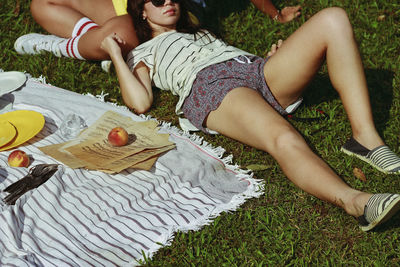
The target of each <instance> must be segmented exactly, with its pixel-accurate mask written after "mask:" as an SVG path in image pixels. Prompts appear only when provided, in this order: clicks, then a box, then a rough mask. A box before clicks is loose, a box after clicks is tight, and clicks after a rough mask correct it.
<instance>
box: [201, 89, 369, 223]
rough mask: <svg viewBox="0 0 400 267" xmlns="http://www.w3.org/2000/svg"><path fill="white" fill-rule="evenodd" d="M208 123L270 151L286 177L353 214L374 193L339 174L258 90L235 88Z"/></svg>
mask: <svg viewBox="0 0 400 267" xmlns="http://www.w3.org/2000/svg"><path fill="white" fill-rule="evenodd" d="M243 111H246V112H243ZM206 125H207V127H208V128H210V129H212V130H216V131H218V132H220V133H221V134H224V135H226V136H228V137H231V138H233V139H236V140H238V141H240V142H242V143H245V144H248V145H250V146H253V147H255V148H258V149H261V150H264V151H266V152H268V153H270V154H271V155H272V156H273V157H274V158H275V159H276V160H277V161H278V163H279V165H280V166H281V168H282V170H283V172H284V173H285V174H286V175H287V177H288V178H289V179H290V180H291V181H292V182H293V183H295V184H296V185H297V186H299V187H300V188H301V189H303V190H304V191H306V192H308V193H310V194H312V195H314V196H316V197H318V198H320V199H322V200H326V201H329V202H331V203H333V204H335V205H337V206H340V207H342V208H344V209H345V211H346V212H347V213H348V214H350V215H353V216H360V215H361V214H362V213H363V210H364V206H365V204H366V203H367V201H368V199H369V197H370V196H371V195H370V194H367V193H363V192H361V191H358V190H355V189H352V188H351V187H349V186H348V185H347V184H346V183H345V182H344V181H343V180H342V179H341V178H340V177H338V176H337V175H336V173H335V172H333V171H332V170H331V169H330V168H329V166H328V165H327V164H326V163H325V162H324V161H323V160H322V159H320V158H319V157H318V156H317V155H315V154H314V153H313V152H312V151H311V149H310V148H309V147H308V145H307V143H306V142H305V141H304V139H303V138H302V136H301V135H300V134H299V133H298V132H297V131H296V130H295V129H294V128H293V126H292V125H291V124H290V123H288V122H287V121H286V120H285V119H284V118H282V116H280V115H279V114H278V113H277V112H276V111H275V110H274V109H273V108H272V107H271V106H270V105H269V104H268V103H267V102H266V101H265V100H264V99H263V98H262V96H261V95H260V94H259V93H258V92H257V91H255V90H252V89H249V88H236V89H234V90H232V91H231V92H230V93H228V94H227V96H226V97H225V98H224V100H223V101H222V103H221V105H220V106H219V107H218V109H217V110H215V111H212V112H211V113H210V114H209V116H208V119H207V122H206Z"/></svg>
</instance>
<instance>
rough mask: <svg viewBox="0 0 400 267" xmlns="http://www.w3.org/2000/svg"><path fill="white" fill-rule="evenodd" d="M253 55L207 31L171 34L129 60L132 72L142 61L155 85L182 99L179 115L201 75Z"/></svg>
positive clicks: (151, 42)
mask: <svg viewBox="0 0 400 267" xmlns="http://www.w3.org/2000/svg"><path fill="white" fill-rule="evenodd" d="M240 55H251V54H250V53H248V52H245V51H243V50H240V49H239V48H236V47H233V46H230V45H227V44H225V43H224V42H223V41H221V40H219V39H217V38H215V37H214V36H213V35H212V34H210V33H209V32H207V31H205V32H204V33H199V34H196V35H194V34H189V33H180V32H176V31H170V32H165V33H162V34H160V35H158V36H156V37H155V38H153V39H151V40H149V41H147V42H145V43H143V44H141V45H139V46H138V47H136V48H135V49H133V50H132V51H131V52H130V53H129V54H128V57H127V64H128V66H129V68H130V69H131V70H133V69H134V68H135V67H136V65H137V64H138V63H139V62H140V61H142V62H143V63H144V64H146V66H147V67H148V68H149V69H150V78H151V79H152V81H153V84H154V85H155V86H156V87H158V88H160V89H161V90H169V91H171V92H172V93H173V94H174V95H178V96H179V101H178V104H177V105H176V113H177V114H181V113H182V112H181V106H182V104H183V102H184V100H185V98H186V97H187V96H188V95H189V93H190V90H191V88H192V84H193V82H194V80H195V79H196V75H197V73H198V72H199V71H200V70H202V69H203V68H205V67H208V66H211V65H213V64H216V63H220V62H223V61H226V60H228V59H231V58H234V57H237V56H240Z"/></svg>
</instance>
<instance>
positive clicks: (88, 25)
mask: <svg viewBox="0 0 400 267" xmlns="http://www.w3.org/2000/svg"><path fill="white" fill-rule="evenodd" d="M97 27H99V25H97V24H96V23H94V22H93V21H92V20H91V19H89V18H87V17H83V18H81V19H80V20H79V21H78V22H77V23H76V24H75V26H74V29H73V30H72V34H71V36H72V37H75V36H79V35H82V34H85V33H86V32H87V31H89V30H91V29H94V28H97Z"/></svg>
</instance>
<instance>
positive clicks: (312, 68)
mask: <svg viewBox="0 0 400 267" xmlns="http://www.w3.org/2000/svg"><path fill="white" fill-rule="evenodd" d="M325 12H326V11H324V10H323V11H320V12H319V13H317V14H316V15H314V16H313V17H311V18H310V19H309V20H308V21H307V22H306V23H304V24H303V25H302V26H301V27H300V28H299V29H297V30H296V31H295V32H294V33H293V34H292V35H290V37H289V38H288V39H287V40H285V41H284V42H283V44H282V46H281V47H280V48H279V49H278V51H277V52H276V53H275V54H274V55H273V56H272V57H271V58H270V59H269V60H268V62H267V63H266V64H265V67H264V74H265V79H266V81H267V84H268V86H269V87H270V89H271V91H272V93H273V94H274V96H275V97H276V99H277V100H278V102H279V103H280V104H281V105H282V106H283V107H287V106H288V105H289V104H291V103H292V102H294V101H295V100H296V99H298V97H299V96H300V95H301V93H302V91H303V89H304V88H305V86H306V85H307V84H308V83H309V82H310V80H311V79H312V78H313V76H314V75H315V74H316V72H317V71H318V69H319V68H320V66H321V64H322V62H323V60H324V59H325V53H326V48H327V44H326V34H327V33H326V32H325V31H324V25H323V21H324V17H325V16H324V13H325Z"/></svg>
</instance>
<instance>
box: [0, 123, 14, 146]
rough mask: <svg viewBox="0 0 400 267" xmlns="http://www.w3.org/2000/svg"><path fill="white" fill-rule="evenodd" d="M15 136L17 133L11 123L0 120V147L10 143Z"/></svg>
mask: <svg viewBox="0 0 400 267" xmlns="http://www.w3.org/2000/svg"><path fill="white" fill-rule="evenodd" d="M16 134H17V131H16V130H15V127H14V126H13V125H12V124H11V123H9V122H8V121H6V120H4V119H0V147H1V146H4V145H6V144H7V143H8V142H10V141H11V140H12V139H13V138H14V137H15V135H16Z"/></svg>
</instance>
